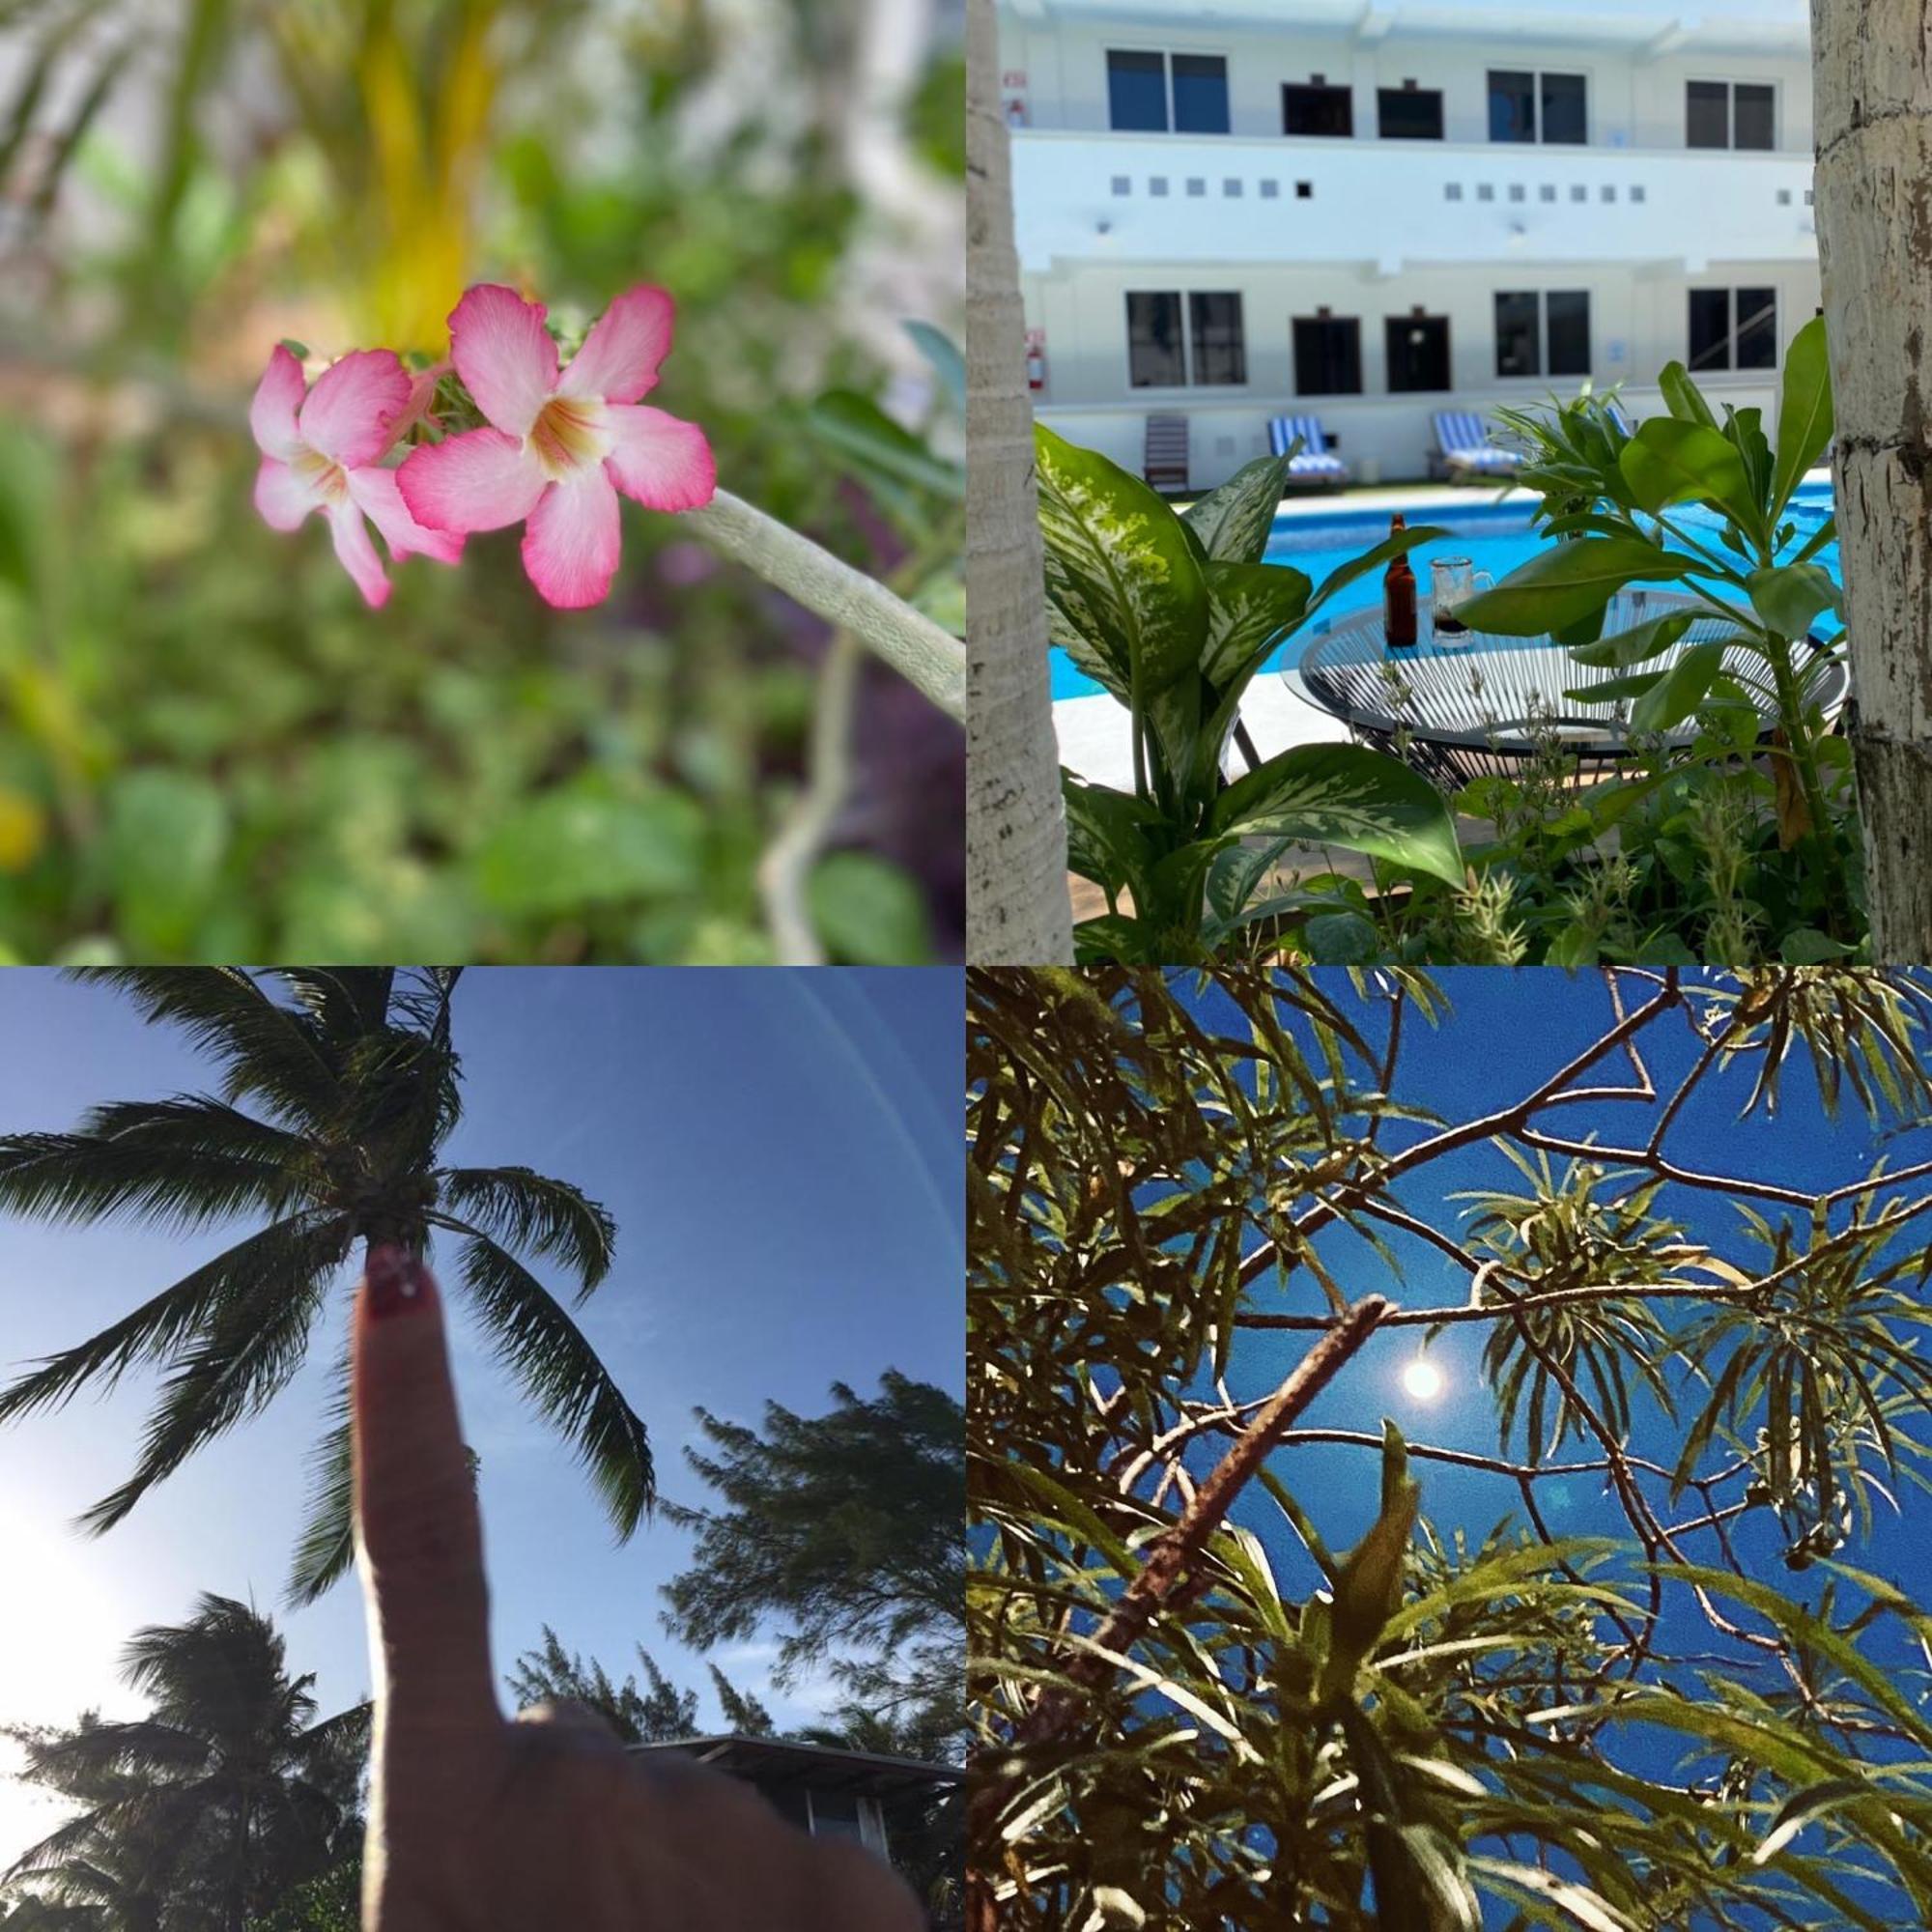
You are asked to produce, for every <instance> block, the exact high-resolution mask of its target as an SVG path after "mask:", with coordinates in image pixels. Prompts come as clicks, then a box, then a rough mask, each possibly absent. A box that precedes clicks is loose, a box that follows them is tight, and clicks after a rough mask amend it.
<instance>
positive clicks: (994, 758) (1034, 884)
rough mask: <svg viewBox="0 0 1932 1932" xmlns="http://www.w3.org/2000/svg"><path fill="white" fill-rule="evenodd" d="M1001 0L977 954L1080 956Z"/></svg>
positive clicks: (974, 432) (981, 207) (975, 872)
mask: <svg viewBox="0 0 1932 1932" xmlns="http://www.w3.org/2000/svg"><path fill="white" fill-rule="evenodd" d="M996 38H997V29H996V27H995V23H994V18H993V0H967V25H966V59H967V67H966V75H967V78H966V180H967V215H966V377H967V393H966V448H967V483H966V528H967V534H966V653H967V667H966V677H967V699H966V706H967V718H966V734H967V736H966V743H967V761H968V762H967V780H966V787H967V789H966V956H967V958H968V959H969V960H970V961H972V962H973V963H974V964H976V965H1065V964H1071V962H1072V959H1073V928H1072V909H1071V904H1070V901H1069V899H1068V897H1067V890H1066V824H1065V818H1064V816H1063V813H1062V808H1061V802H1060V759H1059V753H1058V751H1057V749H1056V747H1055V744H1054V737H1053V697H1052V692H1051V689H1050V687H1049V684H1048V681H1047V633H1046V595H1045V590H1044V587H1043V584H1044V576H1043V572H1042V566H1041V561H1040V546H1039V509H1038V503H1037V493H1036V490H1035V485H1034V471H1033V410H1032V407H1031V405H1030V404H1029V402H1028V399H1027V391H1026V386H1025V359H1024V350H1025V336H1024V325H1023V322H1022V319H1021V309H1020V292H1019V262H1018V258H1017V257H1016V256H1015V255H1014V253H1013V209H1012V182H1011V157H1010V156H1009V152H1008V143H1007V127H1006V123H1005V121H1004V120H1003V119H1002V118H1001V115H1000V97H999V87H998V84H997V83H998V56H997V49H996V44H995V43H996Z"/></svg>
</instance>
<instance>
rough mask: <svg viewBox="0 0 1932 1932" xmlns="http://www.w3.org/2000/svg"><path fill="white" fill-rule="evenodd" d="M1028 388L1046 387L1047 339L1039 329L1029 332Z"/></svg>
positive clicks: (1027, 357)
mask: <svg viewBox="0 0 1932 1932" xmlns="http://www.w3.org/2000/svg"><path fill="white" fill-rule="evenodd" d="M1026 365H1027V387H1028V388H1029V389H1043V388H1045V387H1046V337H1045V335H1044V334H1043V333H1042V332H1041V331H1040V330H1038V329H1037V328H1032V329H1029V330H1028V331H1027V356H1026Z"/></svg>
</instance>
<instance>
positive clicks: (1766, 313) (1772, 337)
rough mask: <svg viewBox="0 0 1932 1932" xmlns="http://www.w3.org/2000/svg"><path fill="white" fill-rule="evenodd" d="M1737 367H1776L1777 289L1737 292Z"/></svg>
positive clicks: (1741, 290) (1742, 290)
mask: <svg viewBox="0 0 1932 1932" xmlns="http://www.w3.org/2000/svg"><path fill="white" fill-rule="evenodd" d="M1738 367H1739V368H1740V369H1775V368H1776V367H1777V291H1776V289H1740V290H1739V291H1738Z"/></svg>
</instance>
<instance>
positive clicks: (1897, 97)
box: [1811, 0, 1932, 964]
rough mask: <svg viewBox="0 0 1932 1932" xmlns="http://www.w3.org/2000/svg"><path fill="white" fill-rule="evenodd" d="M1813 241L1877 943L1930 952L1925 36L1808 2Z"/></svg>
mask: <svg viewBox="0 0 1932 1932" xmlns="http://www.w3.org/2000/svg"><path fill="white" fill-rule="evenodd" d="M1811 45H1812V60H1813V63H1814V71H1813V80H1814V94H1815V99H1816V138H1817V143H1818V172H1817V184H1816V199H1817V213H1818V251H1819V257H1820V261H1821V264H1822V266H1823V270H1824V287H1825V320H1826V328H1827V331H1828V334H1829V336H1830V340H1831V350H1832V389H1833V405H1834V412H1835V416H1836V423H1837V454H1836V458H1835V465H1834V468H1835V471H1836V475H1835V482H1836V496H1837V516H1838V542H1839V550H1840V554H1841V555H1842V557H1843V559H1844V579H1845V620H1846V629H1847V639H1848V644H1849V649H1850V655H1851V669H1852V681H1853V689H1854V691H1855V693H1856V695H1857V714H1856V717H1855V719H1854V721H1853V723H1852V747H1853V755H1854V759H1855V762H1856V768H1857V772H1858V781H1859V809H1860V813H1861V818H1862V820H1863V824H1864V847H1865V891H1866V896H1867V900H1868V903H1869V907H1870V913H1871V928H1872V957H1873V958H1874V959H1876V960H1878V961H1880V962H1882V963H1886V964H1898V963H1910V962H1918V961H1923V960H1926V959H1932V42H1928V41H1927V38H1926V34H1925V26H1924V9H1923V4H1922V0H1865V4H1862V5H1860V6H1851V5H1847V4H1846V0H1811Z"/></svg>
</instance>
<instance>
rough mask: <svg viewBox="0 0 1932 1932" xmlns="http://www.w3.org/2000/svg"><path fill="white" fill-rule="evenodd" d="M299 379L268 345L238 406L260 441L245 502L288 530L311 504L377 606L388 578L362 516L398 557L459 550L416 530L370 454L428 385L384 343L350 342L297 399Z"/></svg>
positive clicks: (444, 537) (446, 555)
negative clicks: (354, 346)
mask: <svg viewBox="0 0 1932 1932" xmlns="http://www.w3.org/2000/svg"><path fill="white" fill-rule="evenodd" d="M425 373H426V374H427V373H429V372H425ZM304 386H305V385H304V384H303V382H302V371H301V364H300V363H299V362H298V361H297V360H296V358H295V357H294V356H293V355H290V354H289V352H288V351H287V350H286V349H284V348H282V347H281V346H280V345H279V344H277V345H276V348H275V353H274V354H273V355H270V357H269V368H268V373H267V374H266V375H265V376H264V377H263V378H262V381H261V384H260V386H259V387H258V388H257V389H256V391H255V400H254V402H253V403H251V404H250V405H249V408H248V426H249V428H251V429H252V430H253V431H254V432H255V440H256V442H257V443H259V444H260V445H261V448H262V467H261V469H259V470H257V471H256V473H255V507H256V509H258V510H259V511H260V512H261V513H262V517H263V519H264V521H265V522H267V523H268V524H269V525H270V526H271V527H273V528H275V529H278V530H292V529H294V528H295V527H296V526H298V524H299V523H300V522H301V521H302V519H303V518H304V517H306V516H307V515H308V513H309V512H310V511H311V510H320V511H321V512H322V513H323V515H324V516H325V517H327V519H328V528H329V533H330V535H331V536H333V537H334V539H335V554H336V555H337V556H339V557H340V558H341V559H342V567H343V569H345V570H346V571H348V573H349V575H350V576H351V577H352V578H354V579H355V587H356V589H358V590H359V591H361V593H362V595H363V597H364V598H365V599H366V600H367V602H368V603H369V605H370V606H371V608H372V609H375V610H381V609H382V607H383V606H384V604H386V603H387V602H388V599H389V580H388V578H387V577H386V576H385V575H384V571H383V560H382V558H381V557H379V556H378V555H377V554H376V546H375V545H374V544H373V543H371V542H370V541H369V531H368V529H367V527H366V526H364V524H363V522H362V519H363V518H364V517H365V516H366V517H368V518H369V519H370V521H371V522H372V523H374V525H375V526H376V527H377V528H378V529H379V530H381V531H382V533H383V537H384V541H385V542H386V543H387V544H388V546H389V549H390V551H391V552H392V553H393V554H395V555H396V556H397V557H398V558H401V557H405V556H411V555H419V556H433V557H435V558H436V559H437V561H438V562H439V563H454V562H455V561H456V559H457V558H458V557H459V556H461V555H462V554H463V539H462V538H461V537H459V536H452V535H450V534H449V533H448V532H447V531H445V530H426V529H424V528H423V526H421V525H420V524H418V523H417V522H416V520H415V519H414V518H413V517H412V516H411V515H410V513H409V509H408V506H407V505H406V504H405V503H404V501H403V499H402V497H401V496H400V495H399V494H398V492H397V490H396V472H395V471H394V470H393V469H384V468H382V465H381V460H380V459H381V458H382V457H383V456H384V455H385V454H387V452H388V451H389V449H390V448H391V447H392V446H393V445H394V443H395V440H396V439H397V437H399V436H400V435H401V434H402V433H403V431H404V430H405V429H407V428H408V427H409V425H410V423H411V421H412V420H413V418H414V416H415V415H416V414H418V413H420V412H421V410H422V409H423V407H424V406H425V405H427V403H428V401H429V396H430V390H431V389H433V388H434V387H435V386H436V385H435V382H434V380H433V379H432V380H431V382H430V383H429V384H428V386H427V387H426V386H424V384H422V383H421V382H416V383H412V382H411V380H410V376H409V373H408V371H407V370H405V369H404V367H403V365H402V364H401V363H400V362H399V361H397V360H396V357H395V355H394V354H393V353H392V352H391V351H389V350H387V349H358V350H356V351H355V353H354V354H353V355H345V356H344V357H343V358H342V360H341V361H339V362H337V363H335V364H333V365H332V366H331V367H330V368H328V369H327V370H325V371H324V372H323V374H322V375H321V376H320V377H318V378H317V379H316V384H315V387H314V388H313V389H311V390H308V392H307V400H306V401H304V400H303V390H304Z"/></svg>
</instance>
